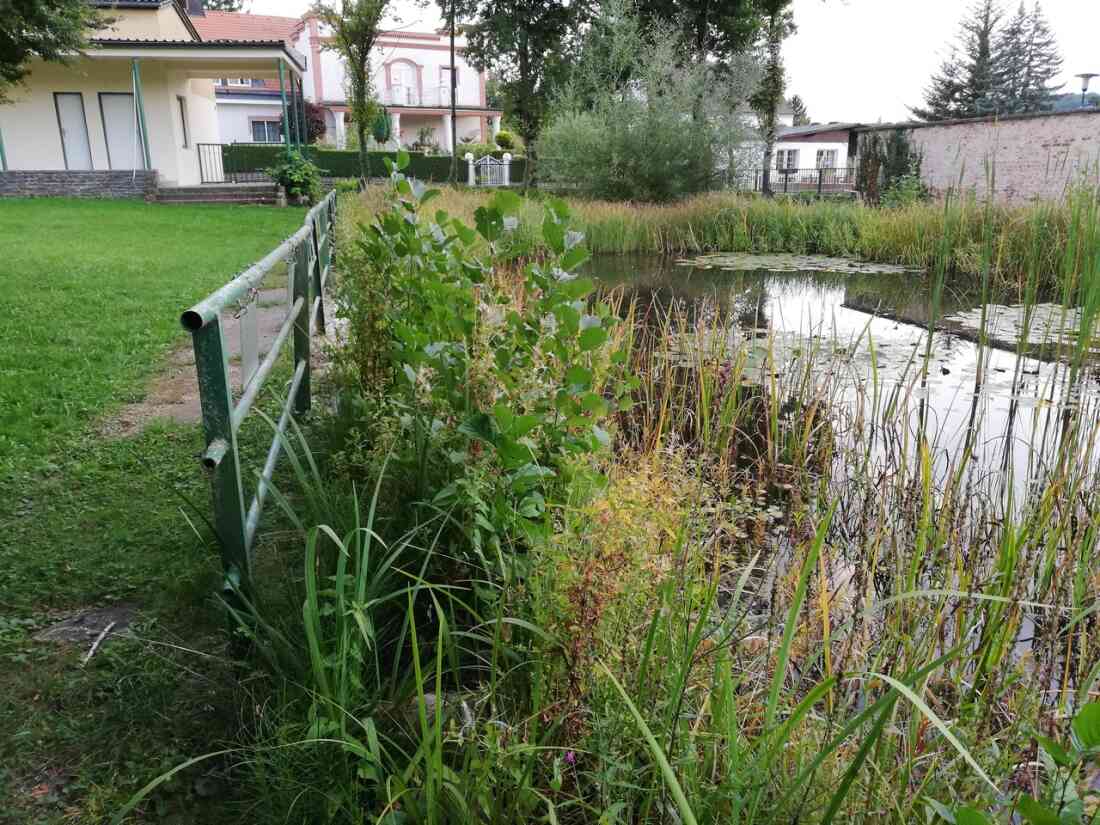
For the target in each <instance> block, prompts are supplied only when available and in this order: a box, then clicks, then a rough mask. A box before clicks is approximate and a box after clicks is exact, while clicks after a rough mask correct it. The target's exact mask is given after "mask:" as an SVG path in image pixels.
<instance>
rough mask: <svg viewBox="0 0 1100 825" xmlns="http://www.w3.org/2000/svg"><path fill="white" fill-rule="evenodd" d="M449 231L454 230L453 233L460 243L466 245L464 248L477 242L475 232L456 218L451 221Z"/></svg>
mask: <svg viewBox="0 0 1100 825" xmlns="http://www.w3.org/2000/svg"><path fill="white" fill-rule="evenodd" d="M451 229H453V230H454V233H455V234H456V235H457V236H458V239H459V240H460V241H462V243H464V244H466V246H469V245H470V244H472V243H473V242H474V241H476V240H477V232H475V231H474V230H473V229H471V228H470V227H468V226H467V225H466V224H464V223H463V222H462V221H460V220H459V219H458V218H455V219H454V220H453V221H451Z"/></svg>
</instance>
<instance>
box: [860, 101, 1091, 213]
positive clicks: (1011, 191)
mask: <svg viewBox="0 0 1100 825" xmlns="http://www.w3.org/2000/svg"><path fill="white" fill-rule="evenodd" d="M898 128H901V129H902V130H903V131H904V132H906V133H907V135H908V137H909V140H910V144H911V146H912V147H913V148H914V149H915V150H917V151H918V152H920V154H921V177H922V179H923V180H924V183H925V184H926V185H927V186H928V187H929V188H930V189H931V190H932V191H933V193H934V194H936V195H938V196H943V195H944V194H946V193H947V192H948V191H954V192H959V191H961V192H963V193H965V194H970V193H973V194H975V195H977V196H978V197H982V198H984V197H985V196H986V195H987V194H988V193H989V192H990V191H992V193H993V195H994V197H995V198H996V199H997V200H998V201H1002V202H1006V203H1011V202H1015V203H1020V202H1026V201H1033V200H1057V199H1060V198H1062V197H1063V196H1064V195H1065V193H1066V191H1067V190H1068V189H1069V188H1070V187H1071V186H1073V185H1076V184H1079V183H1081V182H1091V183H1092V185H1096V182H1097V163H1098V161H1100V109H1091V110H1081V111H1070V112H1058V113H1043V114H1031V115H1009V116H1006V117H1001V118H980V119H969V120H955V121H943V122H941V123H933V124H927V125H926V124H917V125H914V124H890V125H886V126H882V127H879V128H875V127H870V128H864V129H861V130H860V131H861V132H863V133H871V132H877V133H878V134H880V135H881V137H882V139H883V140H886V139H888V138H889V136H890V133H891V132H893V131H895V130H896V129H898Z"/></svg>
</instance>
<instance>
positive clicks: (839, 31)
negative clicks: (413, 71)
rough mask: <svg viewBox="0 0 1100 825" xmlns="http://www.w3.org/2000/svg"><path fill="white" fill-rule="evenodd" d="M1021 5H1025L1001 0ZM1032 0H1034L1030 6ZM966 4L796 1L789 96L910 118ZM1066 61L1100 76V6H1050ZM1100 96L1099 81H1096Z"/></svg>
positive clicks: (286, 0) (786, 50)
mask: <svg viewBox="0 0 1100 825" xmlns="http://www.w3.org/2000/svg"><path fill="white" fill-rule="evenodd" d="M1002 2H1003V3H1004V4H1005V5H1006V7H1010V8H1015V6H1016V5H1017V3H1018V2H1019V0H1002ZM1032 2H1033V0H1027V3H1028V5H1029V6H1030V5H1031V3H1032ZM396 5H397V7H398V12H397V14H398V17H399V18H400V21H401V24H402V28H408V29H412V30H417V29H428V28H431V27H434V26H437V25H439V22H440V18H439V14H438V7H437V6H436V4H435V3H434V2H432V3H431V4H430V5H428V6H426V7H424V6H419V7H418V6H417V4H416V3H414V2H412V0H398V2H397V3H396ZM969 5H970V3H969V2H966V0H794V13H795V22H796V23H797V25H798V32H797V33H796V34H795V35H794V36H793V37H791V38H790V39H789V40H788V41H787V42H786V43H785V44H784V47H783V56H784V60H785V61H786V64H787V79H788V84H789V91H790V93H791V94H799V95H801V96H802V99H803V100H804V101H806V106H807V108H808V109H809V112H810V116H811V117H812V118H813V119H814V120H815V121H830V120H837V121H849V120H851V121H862V122H874V121H876V120H878V119H879V118H881V119H883V120H887V121H889V120H904V119H906V118H907V117H908V110H907V109H906V106H907V105H915V104H919V103H920V102H921V92H922V90H923V89H924V86H925V84H926V83H927V82H928V78H929V76H930V75H931V74H932V72H933V71H935V69H936V68H937V67H938V66H939V64H940V61H941V60H942V58H943V56H944V54H945V52H946V46H947V43H948V42H949V41H950V40H951V39H952V38H953V37H954V35H955V33H956V32H957V30H958V22H959V17H960V15H961V14H962V13H963V12H964V10H965V9H966V8H967V7H968V6H969ZM308 6H309V2H308V0H245V8H246V10H248V11H252V12H255V13H257V14H284V15H289V16H298V15H300V14H302V13H303V12H304V11H305V10H306V8H307V7H308ZM1043 9H1044V11H1045V13H1046V16H1047V19H1048V20H1049V22H1050V25H1051V28H1052V29H1053V30H1054V34H1055V36H1056V37H1057V38H1058V42H1059V45H1060V46H1061V49H1062V56H1063V57H1064V58H1065V63H1064V66H1063V69H1064V73H1065V74H1064V77H1063V78H1062V79H1063V80H1065V81H1066V87H1065V89H1063V91H1079V90H1080V85H1079V83H1080V82H1079V81H1078V80H1077V79H1076V78H1074V77H1072V75H1074V74H1077V73H1079V72H1100V0H1043ZM1092 83H1093V85H1092V87H1091V90H1092V91H1100V78H1096V79H1095V80H1093V81H1092Z"/></svg>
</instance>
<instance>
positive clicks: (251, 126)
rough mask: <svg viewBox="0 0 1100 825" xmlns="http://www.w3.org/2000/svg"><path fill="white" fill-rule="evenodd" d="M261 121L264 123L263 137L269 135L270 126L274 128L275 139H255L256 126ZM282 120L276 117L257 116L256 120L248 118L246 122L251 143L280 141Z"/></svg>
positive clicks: (281, 137) (281, 139)
mask: <svg viewBox="0 0 1100 825" xmlns="http://www.w3.org/2000/svg"><path fill="white" fill-rule="evenodd" d="M260 123H262V124H263V125H264V137H270V132H271V128H272V127H274V129H275V140H256V126H257V124H260ZM282 129H283V122H282V120H279V119H277V118H257V119H256V120H250V121H249V122H248V131H249V133H250V136H251V137H252V142H253V143H282V142H283V136H282V134H281V133H282Z"/></svg>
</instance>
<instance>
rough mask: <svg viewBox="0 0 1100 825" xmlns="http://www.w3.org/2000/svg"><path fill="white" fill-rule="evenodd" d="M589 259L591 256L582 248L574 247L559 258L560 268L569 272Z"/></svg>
mask: <svg viewBox="0 0 1100 825" xmlns="http://www.w3.org/2000/svg"><path fill="white" fill-rule="evenodd" d="M591 257H592V254H591V253H590V252H589V251H588V250H587V249H585V248H584V247H583V246H574V247H573V248H572V249H570V250H569V251H568V252H566V253H565V254H564V255H562V256H561V268H562V269H564V270H565V271H566V272H569V271H570V270H572V269H576V268H577V267H578V266H580V265H581V264H583V263H584V262H585V261H587V260H588V259H589V258H591Z"/></svg>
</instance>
